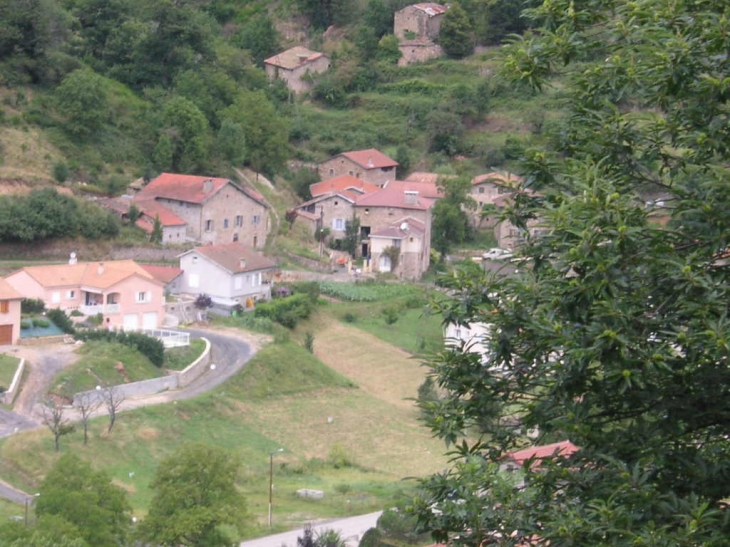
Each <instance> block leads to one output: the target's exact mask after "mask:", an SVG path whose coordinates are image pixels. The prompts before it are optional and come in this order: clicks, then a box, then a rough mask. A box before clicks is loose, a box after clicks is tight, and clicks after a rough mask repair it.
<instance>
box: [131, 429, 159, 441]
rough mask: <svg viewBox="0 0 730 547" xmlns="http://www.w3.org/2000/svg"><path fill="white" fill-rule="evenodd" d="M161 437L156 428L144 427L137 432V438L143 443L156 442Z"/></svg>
mask: <svg viewBox="0 0 730 547" xmlns="http://www.w3.org/2000/svg"><path fill="white" fill-rule="evenodd" d="M159 436H160V432H159V431H157V430H156V429H155V428H154V427H142V428H140V429H138V430H137V433H136V437H137V438H138V439H140V440H142V441H154V440H155V439H157V438H158V437H159Z"/></svg>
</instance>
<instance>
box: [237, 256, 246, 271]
mask: <svg viewBox="0 0 730 547" xmlns="http://www.w3.org/2000/svg"><path fill="white" fill-rule="evenodd" d="M238 266H239V267H240V268H241V269H242V270H245V269H246V259H245V258H242V259H240V260H239V261H238Z"/></svg>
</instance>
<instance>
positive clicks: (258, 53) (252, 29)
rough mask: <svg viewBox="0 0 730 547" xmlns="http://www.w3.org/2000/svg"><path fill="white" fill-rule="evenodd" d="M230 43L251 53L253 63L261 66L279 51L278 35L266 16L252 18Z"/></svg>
mask: <svg viewBox="0 0 730 547" xmlns="http://www.w3.org/2000/svg"><path fill="white" fill-rule="evenodd" d="M232 42H233V43H234V44H236V45H237V46H239V47H240V48H242V49H246V50H248V51H249V52H250V53H251V58H252V59H253V61H254V62H255V63H256V64H257V65H259V66H263V64H264V59H266V58H267V57H270V56H271V55H273V54H275V53H276V52H277V51H278V50H279V33H278V32H277V30H276V27H275V26H274V23H273V21H272V20H271V18H270V17H269V16H268V15H267V14H265V13H264V14H260V15H257V16H255V17H252V18H251V19H250V20H249V21H248V22H247V23H246V24H245V25H243V26H242V27H241V28H240V29H239V30H238V32H237V33H236V35H235V36H234V37H233V39H232Z"/></svg>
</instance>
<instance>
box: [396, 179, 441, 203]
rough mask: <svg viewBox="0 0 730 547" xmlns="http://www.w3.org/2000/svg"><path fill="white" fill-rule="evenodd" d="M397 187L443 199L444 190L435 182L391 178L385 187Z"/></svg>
mask: <svg viewBox="0 0 730 547" xmlns="http://www.w3.org/2000/svg"><path fill="white" fill-rule="evenodd" d="M388 187H390V188H391V189H397V190H400V191H401V192H406V191H408V192H418V195H420V196H423V197H424V198H428V199H441V198H442V197H444V192H443V190H441V188H439V187H438V184H436V183H435V182H417V181H413V180H391V181H388V182H387V183H386V184H385V188H388Z"/></svg>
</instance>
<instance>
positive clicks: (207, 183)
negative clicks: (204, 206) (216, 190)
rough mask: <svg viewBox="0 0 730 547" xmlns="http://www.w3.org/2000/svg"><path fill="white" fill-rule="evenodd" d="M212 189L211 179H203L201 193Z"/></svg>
mask: <svg viewBox="0 0 730 547" xmlns="http://www.w3.org/2000/svg"><path fill="white" fill-rule="evenodd" d="M212 189H213V181H212V180H210V179H205V180H204V181H203V193H204V194H207V193H209V192H210V191H211V190H212Z"/></svg>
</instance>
